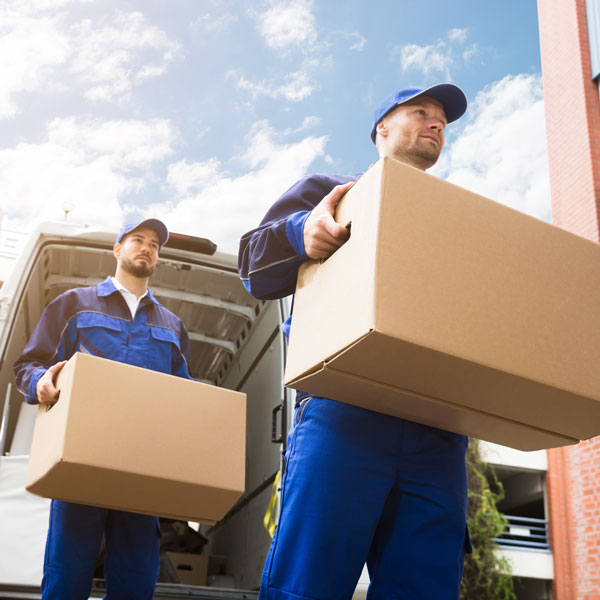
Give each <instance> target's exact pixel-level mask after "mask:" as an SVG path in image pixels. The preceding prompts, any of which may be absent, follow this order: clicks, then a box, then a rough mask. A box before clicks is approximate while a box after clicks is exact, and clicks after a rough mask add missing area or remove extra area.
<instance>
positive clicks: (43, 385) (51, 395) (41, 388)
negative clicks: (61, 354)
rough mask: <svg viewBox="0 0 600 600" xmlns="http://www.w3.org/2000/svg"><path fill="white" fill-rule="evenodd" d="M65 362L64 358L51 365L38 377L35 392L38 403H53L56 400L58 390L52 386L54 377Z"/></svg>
mask: <svg viewBox="0 0 600 600" xmlns="http://www.w3.org/2000/svg"><path fill="white" fill-rule="evenodd" d="M66 364H67V361H66V360H63V361H62V362H59V363H56V364H55V365H52V366H51V367H50V368H49V369H48V370H47V371H46V372H45V373H44V374H43V375H42V376H41V377H40V378H39V379H38V382H37V385H36V386H35V392H36V394H37V398H38V401H39V403H40V404H54V403H55V402H57V401H58V390H57V389H56V388H55V387H54V378H55V377H56V375H57V373H58V372H59V371H60V370H61V369H62V368H63V367H64V366H65V365H66Z"/></svg>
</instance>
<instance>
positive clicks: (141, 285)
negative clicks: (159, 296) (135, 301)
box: [115, 267, 149, 298]
mask: <svg viewBox="0 0 600 600" xmlns="http://www.w3.org/2000/svg"><path fill="white" fill-rule="evenodd" d="M115 279H118V280H119V281H120V282H121V283H122V284H123V285H124V286H125V288H126V289H127V290H129V291H130V292H131V293H132V294H135V297H136V298H140V296H143V295H144V294H145V293H146V290H147V289H148V279H149V278H148V277H136V276H135V275H132V274H131V273H128V272H127V271H125V270H124V269H120V268H119V267H117V271H116V273H115Z"/></svg>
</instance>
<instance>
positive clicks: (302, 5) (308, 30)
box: [257, 0, 317, 50]
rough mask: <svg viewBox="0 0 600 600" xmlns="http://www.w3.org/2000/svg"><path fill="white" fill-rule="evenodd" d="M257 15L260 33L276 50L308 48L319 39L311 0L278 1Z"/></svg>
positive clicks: (268, 44)
mask: <svg viewBox="0 0 600 600" xmlns="http://www.w3.org/2000/svg"><path fill="white" fill-rule="evenodd" d="M257 17H258V21H259V31H260V34H261V35H262V37H263V39H264V40H265V42H266V44H267V46H270V47H271V48H275V49H276V50H283V49H287V48H291V47H301V48H306V47H310V46H311V45H312V44H314V43H315V42H316V40H317V32H316V29H315V18H314V15H313V13H312V2H311V1H310V0H285V1H276V2H273V3H272V4H271V6H270V8H269V9H267V10H266V11H265V12H263V13H260V14H258V15H257Z"/></svg>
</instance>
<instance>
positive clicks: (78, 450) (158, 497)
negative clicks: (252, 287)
mask: <svg viewBox="0 0 600 600" xmlns="http://www.w3.org/2000/svg"><path fill="white" fill-rule="evenodd" d="M57 387H58V388H59V389H60V399H59V401H58V402H57V403H56V404H55V405H54V406H52V407H51V408H48V407H47V406H46V405H40V408H39V410H38V415H37V420H36V424H35V431H34V436H33V444H32V448H31V458H30V461H29V469H28V473H27V489H28V490H29V491H30V492H33V493H35V494H38V495H40V496H45V497H48V498H56V499H59V500H68V501H71V502H78V503H82V504H91V505H94V506H104V507H108V508H116V509H120V510H126V511H131V512H139V513H145V514H150V515H157V516H163V517H171V518H177V519H182V520H186V521H201V522H206V523H214V522H216V521H217V520H219V519H220V518H222V517H223V516H224V515H225V513H226V512H227V511H228V510H229V509H230V508H231V506H232V505H233V504H234V503H235V501H236V500H237V499H238V498H239V497H240V495H241V494H242V492H243V491H244V485H245V451H246V397H245V395H244V394H241V393H238V392H233V391H230V390H226V389H222V388H218V387H214V386H211V385H207V384H204V383H199V382H196V381H190V380H187V379H182V378H180V377H174V376H172V375H165V374H163V373H157V372H155V371H150V370H148V369H141V368H139V367H133V366H131V365H126V364H123V363H118V362H114V361H110V360H106V359H103V358H98V357H95V356H90V355H88V354H82V353H77V354H75V356H73V358H71V360H69V362H68V363H67V364H66V365H65V366H64V367H63V369H62V370H61V372H60V374H59V377H58V380H57Z"/></svg>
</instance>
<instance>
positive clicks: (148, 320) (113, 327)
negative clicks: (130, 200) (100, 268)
mask: <svg viewBox="0 0 600 600" xmlns="http://www.w3.org/2000/svg"><path fill="white" fill-rule="evenodd" d="M76 352H85V353H88V354H93V355H94V356H100V357H102V358H108V359H110V360H116V361H118V362H122V363H127V364H129V365H135V366H137V367H143V368H145V369H151V370H153V371H159V372H161V373H167V374H170V375H178V376H179V377H185V378H188V379H192V377H191V376H190V373H189V367H188V365H189V361H190V341H189V337H188V334H187V331H186V329H185V326H184V324H183V322H182V321H181V319H180V318H179V317H177V316H176V315H174V314H173V313H172V312H171V311H169V310H167V309H166V308H165V307H164V306H162V305H161V304H159V303H158V302H157V301H156V300H155V298H154V297H153V296H152V294H151V293H150V291H148V294H147V296H145V297H144V298H142V300H141V301H140V304H139V306H138V309H137V312H136V314H135V318H134V319H132V318H131V312H130V311H129V308H128V306H127V304H126V302H125V299H124V298H123V296H122V295H121V292H119V291H118V290H117V289H116V288H115V286H114V285H113V283H112V281H111V278H110V277H108V278H106V279H105V280H104V281H103V282H102V283H100V284H98V285H94V286H90V287H85V288H74V289H71V290H68V291H67V292H65V293H64V294H61V295H60V296H58V297H57V298H56V299H55V300H53V301H52V302H51V303H50V304H49V305H48V306H47V307H46V309H45V310H44V312H43V313H42V316H41V318H40V321H39V323H38V324H37V326H36V328H35V330H34V331H33V334H32V336H31V338H30V339H29V341H28V342H27V345H26V346H25V349H24V350H23V353H22V354H21V356H20V357H19V358H18V359H17V361H16V362H15V364H14V369H15V375H16V380H17V388H18V389H19V391H20V392H21V393H22V394H23V395H24V396H25V401H26V402H28V403H30V404H37V402H38V400H37V396H36V385H37V382H38V380H39V379H40V377H41V376H42V375H43V374H44V372H45V371H46V370H47V369H48V368H49V367H51V366H52V365H54V364H56V363H57V362H60V361H62V360H68V359H69V358H71V356H73V354H75V353H76Z"/></svg>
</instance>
